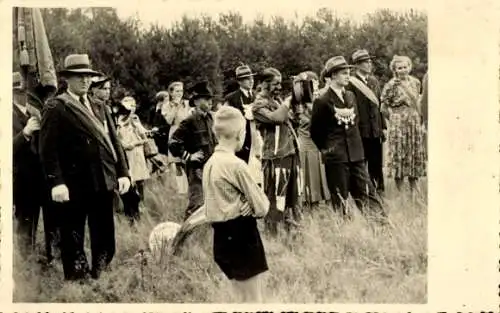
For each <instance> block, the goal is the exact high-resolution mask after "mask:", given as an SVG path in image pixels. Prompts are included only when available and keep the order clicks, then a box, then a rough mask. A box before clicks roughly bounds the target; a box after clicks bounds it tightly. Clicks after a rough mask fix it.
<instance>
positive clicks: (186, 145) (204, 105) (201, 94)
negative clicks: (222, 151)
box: [169, 82, 217, 220]
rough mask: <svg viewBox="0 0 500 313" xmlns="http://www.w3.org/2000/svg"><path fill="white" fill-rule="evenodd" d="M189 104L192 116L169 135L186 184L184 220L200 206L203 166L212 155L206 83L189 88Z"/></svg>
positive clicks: (211, 133)
mask: <svg viewBox="0 0 500 313" xmlns="http://www.w3.org/2000/svg"><path fill="white" fill-rule="evenodd" d="M191 93H192V96H191V99H190V100H189V104H190V105H191V106H194V107H195V110H194V111H193V113H192V114H191V115H190V116H189V117H187V118H186V119H184V120H183V121H182V122H181V124H180V125H179V128H177V129H176V130H175V132H174V133H173V134H172V138H171V139H170V142H169V148H170V152H171V153H172V155H173V156H174V157H177V158H182V159H183V160H184V161H185V162H186V167H185V168H186V175H187V179H188V183H189V187H188V193H189V203H188V207H187V209H186V211H185V215H184V220H187V219H188V218H189V216H191V214H193V213H194V212H195V211H196V210H198V209H199V208H200V207H201V206H202V205H203V188H202V174H203V166H204V165H205V163H206V162H207V160H208V159H209V158H210V156H211V155H212V153H213V152H214V149H215V146H216V145H217V139H216V138H215V135H214V133H213V129H212V126H213V119H212V114H211V113H210V112H211V110H212V98H213V93H212V89H211V88H210V87H209V86H208V82H199V83H197V84H196V85H194V86H193V87H192V88H191Z"/></svg>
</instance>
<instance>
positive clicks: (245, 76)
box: [236, 73, 257, 79]
mask: <svg viewBox="0 0 500 313" xmlns="http://www.w3.org/2000/svg"><path fill="white" fill-rule="evenodd" d="M255 75H257V73H249V74H243V75H239V76H236V79H243V78H248V77H252V76H255Z"/></svg>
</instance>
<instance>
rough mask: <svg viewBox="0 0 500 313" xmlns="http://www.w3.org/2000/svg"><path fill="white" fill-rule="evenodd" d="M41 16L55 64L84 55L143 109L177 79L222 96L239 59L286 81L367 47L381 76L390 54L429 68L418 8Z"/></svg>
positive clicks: (58, 11)
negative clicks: (162, 19) (248, 19)
mask: <svg viewBox="0 0 500 313" xmlns="http://www.w3.org/2000/svg"><path fill="white" fill-rule="evenodd" d="M42 14H43V15H44V19H45V26H46V29H47V35H48V37H49V42H50V44H51V48H52V53H53V55H54V58H55V63H56V64H55V66H56V68H57V69H61V68H62V66H63V61H64V58H65V57H66V55H68V54H70V53H88V54H89V55H90V57H91V59H92V62H93V67H94V68H96V69H98V70H101V71H103V72H105V73H106V74H108V75H110V76H111V77H113V84H114V87H115V88H114V94H113V96H114V98H115V100H118V98H120V97H122V96H123V95H124V94H125V93H126V94H131V95H133V96H135V97H136V98H137V100H138V103H139V104H140V105H141V106H142V108H143V109H147V108H148V107H149V106H150V105H151V102H152V97H153V96H154V95H155V94H156V92H158V91H159V90H162V89H166V87H167V86H168V84H169V83H170V82H172V81H174V80H181V81H184V82H185V84H186V85H187V86H189V85H190V84H192V83H193V82H194V81H196V80H200V79H206V80H208V81H209V82H210V83H211V84H212V86H213V87H214V89H215V90H216V91H217V93H219V94H221V93H222V92H223V90H224V88H227V84H228V83H229V81H230V80H231V79H232V78H233V77H232V75H234V74H233V73H234V69H235V67H236V66H238V65H239V64H240V63H247V64H249V65H250V66H251V68H252V69H253V70H254V71H259V70H262V69H263V68H265V67H267V66H274V67H276V68H278V69H279V70H281V71H282V73H283V76H284V79H287V78H288V77H289V76H290V75H294V74H297V73H298V72H300V71H304V70H309V69H310V70H314V71H316V72H319V71H320V70H321V68H322V66H323V64H324V62H325V61H326V60H327V59H328V58H329V57H331V56H333V55H338V54H342V55H344V56H345V57H346V58H348V59H350V55H351V54H352V52H353V51H354V50H355V49H357V48H365V49H367V50H369V51H370V53H371V54H373V55H375V56H377V59H376V60H375V64H376V69H375V74H376V75H377V76H379V78H380V79H381V80H382V82H385V81H387V80H388V79H389V78H390V77H391V72H390V70H389V68H388V66H389V62H390V60H391V59H392V56H393V55H394V54H404V55H408V56H409V57H410V58H411V59H412V60H413V62H414V75H415V76H417V77H418V78H422V77H423V75H424V73H425V71H426V70H427V16H426V14H424V13H422V12H416V11H408V12H406V13H396V12H393V11H390V10H380V11H376V12H374V13H372V14H368V15H367V16H366V18H365V19H364V21H363V22H361V23H359V24H355V23H353V22H352V21H351V20H349V19H345V18H341V17H338V16H336V15H335V14H334V13H332V11H331V10H329V9H326V8H323V9H320V10H318V12H317V13H316V15H315V16H309V17H306V18H305V19H304V20H303V21H302V22H300V23H298V22H295V21H286V20H284V19H283V18H282V17H274V18H273V19H271V21H270V22H264V20H263V19H262V18H261V17H259V18H256V19H255V20H254V21H253V22H252V23H250V24H245V23H243V18H242V16H241V15H240V14H239V13H235V12H228V13H225V14H221V15H220V16H219V18H218V20H216V19H213V18H211V17H207V16H203V17H201V18H190V17H186V16H184V17H183V18H182V19H181V20H180V21H179V22H177V23H176V24H174V26H173V27H172V28H169V29H167V28H164V27H161V26H159V25H153V26H150V27H148V28H141V24H140V21H138V20H136V19H134V18H129V19H127V20H121V19H120V18H119V17H118V15H117V13H116V10H115V9H113V8H86V9H72V10H70V9H62V8H51V9H43V11H42ZM16 62H17V57H16V56H14V63H16ZM14 65H15V64H14Z"/></svg>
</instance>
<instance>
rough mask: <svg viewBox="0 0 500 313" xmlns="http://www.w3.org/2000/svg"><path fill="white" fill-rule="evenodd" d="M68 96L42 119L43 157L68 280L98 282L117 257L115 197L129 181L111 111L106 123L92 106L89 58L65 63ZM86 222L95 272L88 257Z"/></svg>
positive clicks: (51, 102)
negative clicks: (94, 279)
mask: <svg viewBox="0 0 500 313" xmlns="http://www.w3.org/2000/svg"><path fill="white" fill-rule="evenodd" d="M64 67H65V69H64V70H63V71H62V72H61V73H60V74H61V75H63V76H65V77H66V81H67V83H68V89H67V91H66V92H64V93H62V94H60V95H58V96H57V97H55V98H53V99H50V100H49V101H48V102H47V105H46V107H45V110H44V112H43V115H42V123H41V129H40V157H41V161H42V165H43V169H44V172H45V174H46V176H47V182H48V184H49V188H50V190H51V197H52V200H53V202H54V205H57V206H58V207H59V208H60V212H61V214H60V220H61V257H62V262H63V269H64V277H65V279H66V280H80V279H86V278H88V275H89V274H90V275H91V276H92V277H93V278H98V277H99V275H100V273H101V272H102V270H103V269H105V268H106V267H107V266H108V265H109V263H110V262H111V260H112V259H113V256H114V253H115V229H114V220H113V193H114V190H115V189H118V190H119V192H120V194H124V193H125V192H127V191H128V189H129V187H130V178H129V174H128V170H127V165H126V161H125V157H124V152H123V149H122V148H121V145H120V143H119V141H118V139H117V136H116V129H115V127H114V125H113V121H112V118H111V116H110V114H109V112H108V111H107V110H103V113H102V114H104V116H105V120H102V119H101V118H99V115H100V112H98V111H97V110H96V109H95V106H93V105H92V103H91V102H90V101H91V100H90V98H89V97H88V96H87V92H88V89H89V85H90V82H91V81H90V78H91V77H92V76H96V75H102V74H100V73H98V72H95V71H93V70H92V69H90V65H89V58H88V56H87V55H86V54H83V55H81V54H74V55H69V56H68V57H66V59H65V60H64ZM87 218H88V224H89V232H90V240H91V250H92V269H91V270H90V269H89V265H88V263H87V258H86V256H85V252H84V249H83V247H84V237H85V222H86V220H87Z"/></svg>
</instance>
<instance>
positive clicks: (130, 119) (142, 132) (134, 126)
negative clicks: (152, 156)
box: [116, 96, 150, 208]
mask: <svg viewBox="0 0 500 313" xmlns="http://www.w3.org/2000/svg"><path fill="white" fill-rule="evenodd" d="M135 110H136V102H135V99H134V98H132V97H128V96H127V97H125V98H123V99H122V100H121V101H120V107H119V110H118V114H117V115H118V119H117V125H116V131H117V134H118V139H119V140H120V141H121V144H122V146H123V149H124V150H125V154H126V156H127V161H128V166H129V171H130V178H131V181H132V185H133V186H135V187H136V188H137V191H138V194H139V197H140V201H141V203H140V205H139V206H140V208H143V207H144V206H143V204H142V202H143V201H144V181H145V180H147V179H149V178H150V174H149V168H148V165H147V162H146V156H145V154H144V145H145V144H146V142H147V139H148V138H147V130H146V129H145V128H144V126H143V125H142V123H141V121H140V120H139V116H137V114H135Z"/></svg>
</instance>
